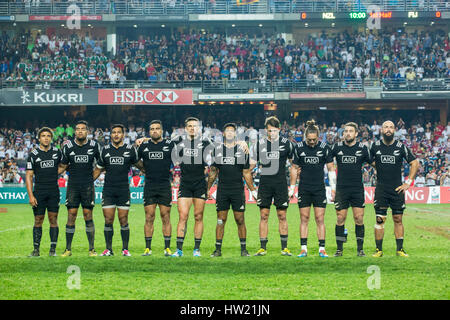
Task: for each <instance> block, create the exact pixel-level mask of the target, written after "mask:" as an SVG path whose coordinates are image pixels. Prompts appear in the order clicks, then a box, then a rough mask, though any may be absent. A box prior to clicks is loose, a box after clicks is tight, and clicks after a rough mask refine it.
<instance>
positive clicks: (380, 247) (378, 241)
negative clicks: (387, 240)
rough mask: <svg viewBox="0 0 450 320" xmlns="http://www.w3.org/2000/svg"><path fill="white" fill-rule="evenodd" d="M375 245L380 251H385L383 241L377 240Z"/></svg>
mask: <svg viewBox="0 0 450 320" xmlns="http://www.w3.org/2000/svg"><path fill="white" fill-rule="evenodd" d="M375 244H376V246H377V249H378V250H380V251H383V239H381V240H375Z"/></svg>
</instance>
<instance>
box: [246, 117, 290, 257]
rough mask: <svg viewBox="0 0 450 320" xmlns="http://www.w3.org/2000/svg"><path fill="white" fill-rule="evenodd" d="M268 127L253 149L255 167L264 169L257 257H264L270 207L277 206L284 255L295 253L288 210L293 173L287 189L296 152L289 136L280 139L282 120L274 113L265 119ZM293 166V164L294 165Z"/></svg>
mask: <svg viewBox="0 0 450 320" xmlns="http://www.w3.org/2000/svg"><path fill="white" fill-rule="evenodd" d="M264 126H265V130H266V134H267V137H264V138H261V139H259V140H258V142H257V143H256V144H254V148H253V149H252V159H251V167H250V169H253V168H254V167H255V165H256V163H259V166H260V168H261V178H260V184H259V188H258V195H257V201H256V203H257V205H258V206H259V209H260V215H261V219H260V223H259V237H260V243H261V247H260V249H259V250H258V251H257V252H256V253H255V254H254V255H255V256H264V255H266V254H267V242H268V239H267V235H268V232H269V229H268V222H269V214H270V206H271V205H272V201H273V205H274V206H275V207H276V210H277V216H278V222H279V232H280V239H281V254H282V255H284V256H292V253H291V252H290V251H289V249H288V248H287V243H288V223H287V220H286V212H287V208H288V206H289V200H290V198H291V197H292V196H293V194H294V189H295V181H296V179H297V172H295V173H294V174H295V176H293V175H292V172H291V175H290V187H289V190H288V186H287V181H286V162H287V160H289V161H290V162H292V158H293V154H294V145H293V144H292V143H291V142H290V141H289V140H288V139H286V138H280V127H281V124H280V121H279V120H278V119H277V118H276V117H274V116H272V117H269V118H267V119H266V121H265V124H264ZM291 168H292V166H291Z"/></svg>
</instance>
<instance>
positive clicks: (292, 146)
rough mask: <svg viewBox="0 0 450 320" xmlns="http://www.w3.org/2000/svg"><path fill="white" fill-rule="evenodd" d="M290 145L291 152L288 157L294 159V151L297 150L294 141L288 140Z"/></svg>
mask: <svg viewBox="0 0 450 320" xmlns="http://www.w3.org/2000/svg"><path fill="white" fill-rule="evenodd" d="M288 147H289V153H288V156H287V158H288V159H290V160H292V159H294V151H295V147H294V143H293V142H292V141H289V140H288Z"/></svg>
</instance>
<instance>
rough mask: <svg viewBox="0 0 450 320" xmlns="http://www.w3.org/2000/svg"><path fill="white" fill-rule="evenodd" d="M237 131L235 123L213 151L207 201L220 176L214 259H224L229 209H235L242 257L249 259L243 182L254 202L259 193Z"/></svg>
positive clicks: (227, 128) (228, 126) (230, 124)
mask: <svg viewBox="0 0 450 320" xmlns="http://www.w3.org/2000/svg"><path fill="white" fill-rule="evenodd" d="M236 130H237V126H236V125H235V124H234V123H227V124H225V125H224V127H223V137H224V142H223V143H222V144H219V145H217V146H216V147H215V148H214V151H213V155H212V160H213V162H212V164H211V167H210V172H209V176H208V188H207V190H208V198H210V190H211V187H212V185H213V183H214V181H215V180H216V178H217V176H218V177H219V181H218V186H217V196H216V209H217V226H216V250H215V251H214V252H213V253H212V254H211V257H220V256H221V255H222V240H223V234H224V229H225V223H226V221H227V217H228V210H229V209H230V206H231V208H232V209H233V212H234V219H235V221H236V224H237V227H238V236H239V240H240V243H241V256H243V257H248V256H250V254H249V253H248V251H247V247H246V239H247V229H246V226H245V219H244V212H245V192H244V185H243V181H242V178H245V182H246V183H247V186H248V188H249V190H250V192H251V193H252V195H253V197H254V198H255V199H256V197H257V192H256V188H255V187H254V185H253V178H252V174H251V171H250V161H249V155H248V154H247V153H246V152H245V150H243V149H242V148H241V146H240V145H239V144H238V143H237V140H236Z"/></svg>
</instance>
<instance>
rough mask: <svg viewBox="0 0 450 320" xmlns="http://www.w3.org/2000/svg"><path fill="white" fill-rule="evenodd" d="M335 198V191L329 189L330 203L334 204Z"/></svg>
mask: <svg viewBox="0 0 450 320" xmlns="http://www.w3.org/2000/svg"><path fill="white" fill-rule="evenodd" d="M335 198H336V190H333V189H331V202H334V199H335Z"/></svg>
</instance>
